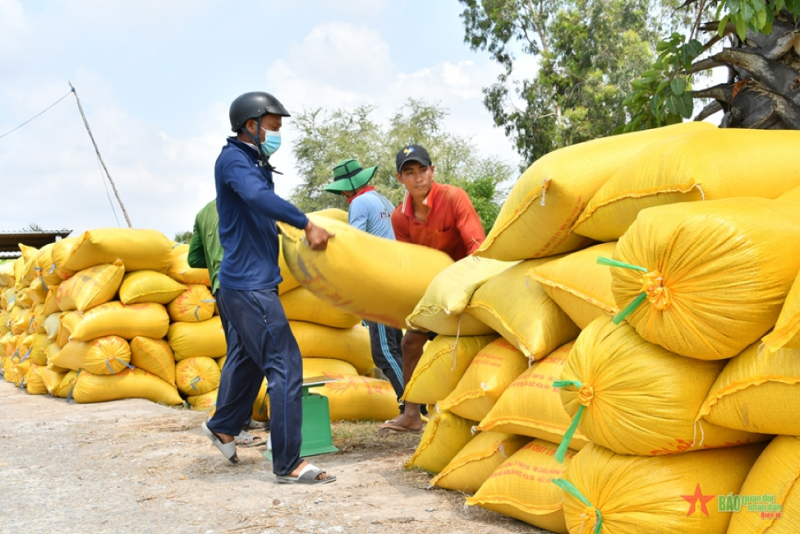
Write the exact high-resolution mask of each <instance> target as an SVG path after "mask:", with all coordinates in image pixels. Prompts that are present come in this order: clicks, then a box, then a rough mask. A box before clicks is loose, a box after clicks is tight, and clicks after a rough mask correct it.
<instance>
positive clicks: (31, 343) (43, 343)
mask: <svg viewBox="0 0 800 534" xmlns="http://www.w3.org/2000/svg"><path fill="white" fill-rule="evenodd" d="M48 344H50V343H49V342H48V339H47V334H31V335H30V336H28V341H27V342H26V345H27V346H28V350H29V351H30V359H31V361H32V362H33V363H35V364H36V365H47V354H46V353H45V349H46V347H47V345H48Z"/></svg>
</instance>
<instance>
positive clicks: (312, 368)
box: [303, 358, 358, 377]
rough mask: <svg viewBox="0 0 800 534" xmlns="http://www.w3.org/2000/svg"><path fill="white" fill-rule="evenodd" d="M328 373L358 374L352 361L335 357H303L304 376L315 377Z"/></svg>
mask: <svg viewBox="0 0 800 534" xmlns="http://www.w3.org/2000/svg"><path fill="white" fill-rule="evenodd" d="M326 374H337V375H358V371H357V370H356V368H355V367H353V364H352V363H348V362H346V361H344V360H334V359H333V358H303V376H304V377H306V376H308V377H314V376H322V375H326Z"/></svg>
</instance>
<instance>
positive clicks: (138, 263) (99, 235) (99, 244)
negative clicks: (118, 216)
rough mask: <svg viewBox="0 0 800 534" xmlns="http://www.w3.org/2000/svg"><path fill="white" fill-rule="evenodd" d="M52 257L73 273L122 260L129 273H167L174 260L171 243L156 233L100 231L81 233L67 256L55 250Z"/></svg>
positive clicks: (128, 229)
mask: <svg viewBox="0 0 800 534" xmlns="http://www.w3.org/2000/svg"><path fill="white" fill-rule="evenodd" d="M63 241H64V240H62V241H59V243H61V242H63ZM56 248H58V244H56ZM53 254H54V258H53V259H54V260H55V261H56V262H58V261H59V260H61V261H63V262H64V263H62V264H59V265H58V267H61V268H65V269H69V270H72V271H80V270H82V269H87V268H89V267H93V266H95V265H99V264H101V263H114V262H115V261H117V260H122V263H123V264H125V271H126V272H131V271H144V270H153V271H158V272H166V270H167V268H168V267H169V264H170V261H171V259H172V244H171V243H170V241H169V239H167V237H166V236H165V235H164V234H162V233H161V232H159V231H157V230H133V229H130V228H98V229H96V230H87V231H86V232H84V233H83V234H81V235H80V236H79V237H78V240H77V241H76V242H75V243H74V246H72V250H70V251H69V253H68V255H66V257H57V256H56V253H55V250H54V251H53Z"/></svg>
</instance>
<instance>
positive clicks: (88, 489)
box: [0, 380, 546, 534]
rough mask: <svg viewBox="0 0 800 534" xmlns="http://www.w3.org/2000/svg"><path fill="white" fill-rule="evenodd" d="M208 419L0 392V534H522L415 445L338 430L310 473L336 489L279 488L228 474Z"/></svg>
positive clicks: (270, 480)
mask: <svg viewBox="0 0 800 534" xmlns="http://www.w3.org/2000/svg"><path fill="white" fill-rule="evenodd" d="M205 417H206V416H205V414H203V413H199V412H193V411H189V410H185V409H176V408H169V407H165V406H159V405H157V404H153V403H151V402H149V401H145V400H139V399H130V400H124V401H117V402H109V403H100V404H84V405H80V404H75V403H74V402H73V403H70V404H67V403H66V402H65V401H64V400H63V399H56V398H53V397H48V396H31V395H28V394H27V393H26V392H25V391H22V390H20V389H17V388H15V387H14V385H13V384H10V383H7V382H4V381H2V380H0V532H2V533H17V532H20V533H22V532H24V533H25V534H31V533H38V532H47V533H50V532H65V533H66V532H70V533H71V532H92V533H96V532H143V533H146V532H154V533H164V532H198V533H201V534H212V533H243V534H250V533H253V534H255V533H270V534H272V533H276V534H277V533H281V534H285V533H314V534H327V533H331V534H332V533H373V532H375V533H394V532H409V533H412V532H413V533H436V534H446V533H464V532H469V533H470V534H489V533H520V532H525V533H532V534H540V533H541V534H546V533H545V531H542V530H539V529H536V528H533V527H531V526H529V525H527V524H525V523H521V522H519V521H516V520H513V519H509V518H506V517H504V516H501V515H499V514H496V513H493V512H489V511H486V510H482V509H480V508H478V507H470V508H466V507H465V506H464V496H463V495H461V494H459V493H456V492H451V491H446V490H442V489H438V488H437V489H433V490H431V489H428V486H429V484H428V481H429V480H430V476H429V475H428V474H426V473H423V472H420V471H407V470H405V469H403V463H404V462H405V461H406V460H407V459H408V458H409V457H410V456H411V454H412V453H413V452H414V449H415V447H416V445H417V443H418V440H419V436H409V435H395V436H392V437H388V438H383V437H382V438H376V429H377V424H375V423H338V424H335V425H334V444H335V445H336V446H337V447H339V448H340V452H338V453H334V454H328V455H324V456H316V457H314V458H312V461H313V462H314V463H315V464H316V465H318V466H320V467H323V468H325V469H327V470H328V472H330V473H331V474H335V475H336V476H337V477H338V480H337V481H336V482H334V483H333V484H328V485H324V486H313V487H307V486H306V487H298V486H285V485H279V484H277V483H276V482H275V477H274V475H273V474H272V471H271V468H272V465H271V463H270V462H268V461H267V460H266V459H265V458H264V457H263V456H262V453H263V448H250V449H242V448H240V449H239V457H240V459H241V464H240V465H239V466H232V465H230V464H229V463H228V462H227V461H226V460H225V459H224V458H223V457H222V455H221V454H220V453H219V452H218V451H217V449H215V448H214V447H213V446H212V445H211V443H210V442H209V441H208V439H207V438H206V437H205V436H203V434H202V433H201V431H200V428H199V427H200V423H201V422H202V421H203V420H204V419H205Z"/></svg>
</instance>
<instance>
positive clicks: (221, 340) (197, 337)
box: [167, 317, 228, 361]
mask: <svg viewBox="0 0 800 534" xmlns="http://www.w3.org/2000/svg"><path fill="white" fill-rule="evenodd" d="M167 339H168V340H169V346H170V347H171V348H172V351H173V352H174V353H175V360H176V361H180V360H185V359H186V358H194V357H196V356H205V357H208V358H219V357H220V356H223V355H224V354H225V353H226V352H227V350H228V345H227V344H226V343H225V332H224V330H223V329H222V320H221V319H220V318H219V317H212V318H211V319H209V320H207V321H201V322H199V323H172V324H171V325H169V333H168V334H167Z"/></svg>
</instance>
